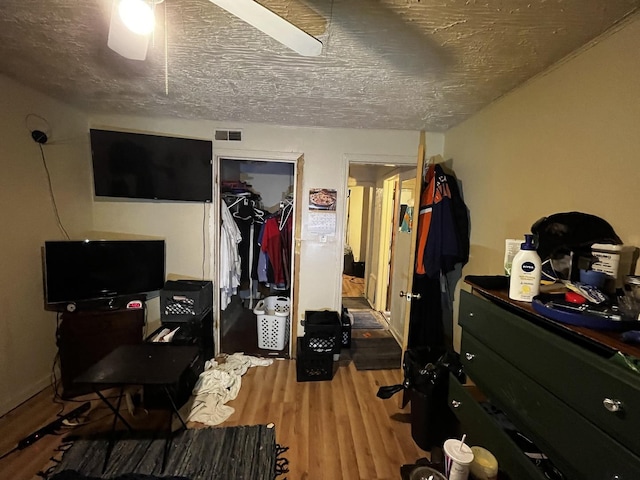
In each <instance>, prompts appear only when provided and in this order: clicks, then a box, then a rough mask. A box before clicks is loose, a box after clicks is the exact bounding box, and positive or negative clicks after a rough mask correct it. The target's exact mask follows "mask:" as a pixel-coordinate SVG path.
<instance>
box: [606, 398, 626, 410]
mask: <svg viewBox="0 0 640 480" xmlns="http://www.w3.org/2000/svg"><path fill="white" fill-rule="evenodd" d="M602 405H604V408H606V409H607V410H609V411H610V412H613V413H615V412H619V411H621V410H622V402H621V401H620V400H616V399H613V398H605V399H604V400H603V401H602Z"/></svg>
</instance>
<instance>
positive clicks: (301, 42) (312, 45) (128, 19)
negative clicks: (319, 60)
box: [107, 0, 322, 60]
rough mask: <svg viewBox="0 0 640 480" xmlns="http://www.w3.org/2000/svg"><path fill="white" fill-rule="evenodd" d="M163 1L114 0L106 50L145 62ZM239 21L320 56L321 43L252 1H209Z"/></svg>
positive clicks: (301, 49)
mask: <svg viewBox="0 0 640 480" xmlns="http://www.w3.org/2000/svg"><path fill="white" fill-rule="evenodd" d="M163 1H164V0H114V1H113V8H112V11H111V23H110V25H109V38H108V41H107V45H108V46H109V48H111V49H112V50H114V51H115V52H117V53H119V54H120V55H122V56H123V57H126V58H129V59H132V60H144V59H145V58H146V56H147V48H148V45H149V37H150V35H151V32H152V31H153V28H154V18H153V7H155V5H157V4H159V3H162V2H163ZM209 1H210V2H211V3H213V4H215V5H217V6H219V7H220V8H222V9H224V10H226V11H227V12H229V13H231V14H232V15H235V16H236V17H238V18H239V19H240V20H243V21H244V22H246V23H248V24H249V25H251V26H253V27H255V28H257V29H258V30H260V31H262V32H263V33H266V34H267V35H269V36H270V37H272V38H273V39H275V40H277V41H278V42H280V43H282V44H283V45H284V46H286V47H288V48H290V49H291V50H293V51H294V52H297V53H299V54H300V55H303V56H307V57H315V56H318V55H320V53H322V42H320V40H318V39H317V38H315V37H313V36H311V35H309V34H308V33H306V32H304V31H303V30H301V29H299V28H298V27H296V26H295V25H293V24H292V23H289V22H288V21H287V20H285V19H284V18H282V17H280V16H278V15H276V14H275V13H273V12H272V11H271V10H269V9H268V8H266V7H264V6H262V5H260V4H259V3H257V2H256V1H254V0H209Z"/></svg>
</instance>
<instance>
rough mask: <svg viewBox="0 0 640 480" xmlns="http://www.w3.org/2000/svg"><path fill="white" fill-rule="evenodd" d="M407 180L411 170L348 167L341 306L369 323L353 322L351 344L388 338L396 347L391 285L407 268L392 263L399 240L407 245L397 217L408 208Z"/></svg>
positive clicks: (399, 325)
mask: <svg viewBox="0 0 640 480" xmlns="http://www.w3.org/2000/svg"><path fill="white" fill-rule="evenodd" d="M412 175H413V176H415V166H408V165H400V164H399V165H390V164H386V165H381V164H367V163H354V162H352V163H350V164H349V178H348V183H347V187H348V192H349V196H348V201H347V215H346V217H347V218H346V227H345V232H346V234H345V252H344V255H345V260H344V265H345V268H344V271H343V276H342V303H343V306H344V307H346V308H347V309H348V310H349V311H350V312H352V311H356V312H357V313H358V314H359V316H361V317H364V318H365V319H366V318H367V317H368V318H369V320H371V319H373V320H375V323H374V322H371V321H369V322H365V323H364V324H362V325H358V322H357V320H354V325H353V329H352V335H353V337H354V338H362V339H367V338H380V337H388V336H393V337H394V338H395V339H396V342H397V344H398V345H402V341H403V330H404V318H403V317H404V315H403V312H402V313H399V314H398V318H394V313H395V312H393V305H394V303H397V302H396V301H395V297H394V295H393V293H394V292H395V289H394V288H393V284H394V281H395V279H397V278H398V277H399V276H401V275H405V276H406V272H405V270H406V269H407V262H406V259H405V258H401V259H398V258H397V257H396V252H397V248H396V245H397V241H398V239H399V235H401V236H402V238H401V240H403V245H404V243H407V239H406V238H404V237H406V236H407V233H406V232H403V231H402V217H403V216H404V214H405V213H406V210H407V209H406V206H407V204H408V203H411V206H413V203H412V200H411V199H409V198H408V197H407V189H408V188H410V187H411V185H410V184H406V183H405V181H407V179H409V177H411V176H412ZM401 206H404V207H403V208H404V210H401ZM410 212H411V210H410ZM409 237H410V235H409ZM402 252H403V253H402V255H405V252H404V249H402ZM399 269H402V270H403V272H401V273H400V272H399ZM400 317H402V318H400ZM368 327H371V328H368Z"/></svg>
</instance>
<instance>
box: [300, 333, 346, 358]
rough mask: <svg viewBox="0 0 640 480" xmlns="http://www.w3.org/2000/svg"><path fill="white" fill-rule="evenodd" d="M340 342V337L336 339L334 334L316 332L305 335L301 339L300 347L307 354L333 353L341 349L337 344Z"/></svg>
mask: <svg viewBox="0 0 640 480" xmlns="http://www.w3.org/2000/svg"><path fill="white" fill-rule="evenodd" d="M339 342H340V337H336V336H335V334H334V333H333V332H331V333H329V332H316V333H313V334H307V333H305V335H304V337H302V338H301V339H300V343H299V345H300V347H301V349H302V350H303V351H305V352H310V353H331V354H333V353H334V352H335V351H336V348H338V349H339V348H340V346H339V345H338V346H337V347H336V344H337V343H339Z"/></svg>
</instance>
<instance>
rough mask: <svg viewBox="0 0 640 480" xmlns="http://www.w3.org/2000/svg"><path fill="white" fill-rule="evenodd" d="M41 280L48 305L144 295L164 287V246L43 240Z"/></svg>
mask: <svg viewBox="0 0 640 480" xmlns="http://www.w3.org/2000/svg"><path fill="white" fill-rule="evenodd" d="M44 280H45V300H46V303H47V304H48V305H50V306H55V304H68V303H75V304H81V303H83V302H95V301H97V300H109V299H114V298H118V297H126V296H131V295H143V294H149V293H150V292H155V291H157V290H160V289H162V287H163V286H164V281H165V242H164V240H77V241H76V240H59V241H46V242H45V244H44ZM145 297H146V295H145Z"/></svg>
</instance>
